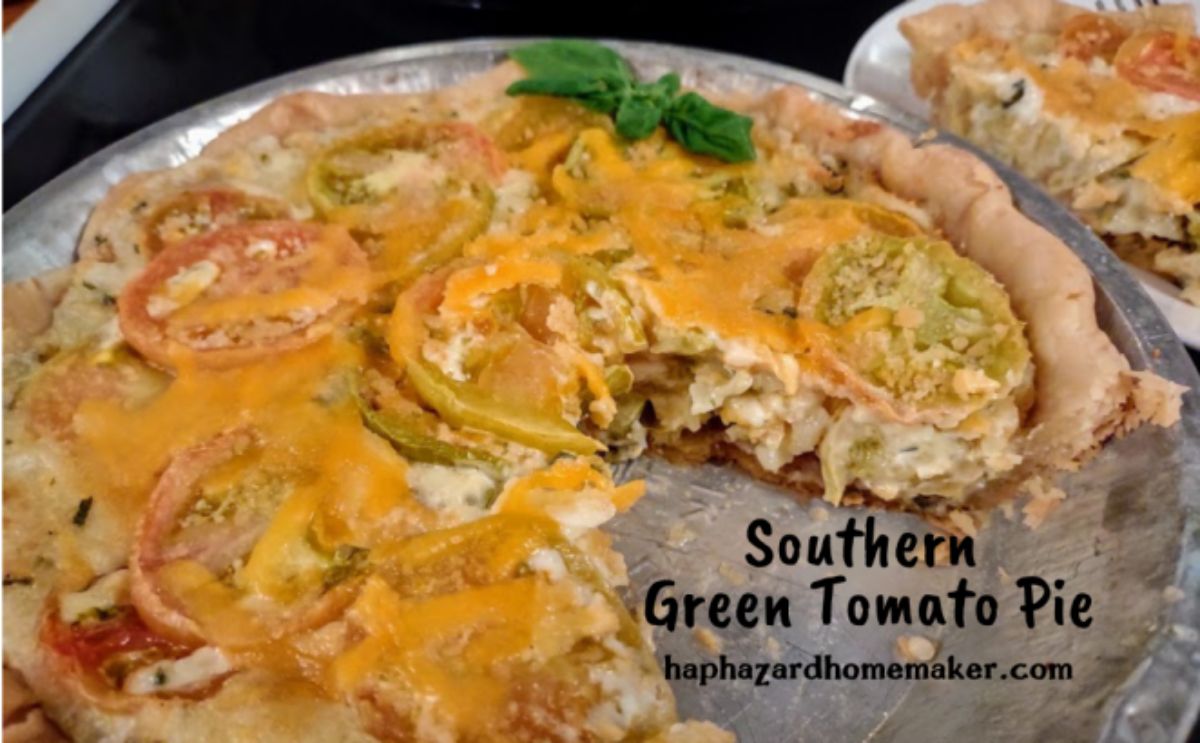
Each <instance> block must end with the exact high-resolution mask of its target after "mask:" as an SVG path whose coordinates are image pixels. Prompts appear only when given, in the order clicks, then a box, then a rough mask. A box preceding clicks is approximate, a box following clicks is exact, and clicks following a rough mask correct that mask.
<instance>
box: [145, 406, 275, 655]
mask: <svg viewBox="0 0 1200 743" xmlns="http://www.w3.org/2000/svg"><path fill="white" fill-rule="evenodd" d="M255 443H256V439H255V436H254V434H253V433H252V432H250V431H248V430H242V429H238V430H235V431H231V432H229V433H226V434H222V435H220V436H218V437H216V438H215V439H212V440H211V441H208V442H206V443H204V444H201V445H199V446H196V447H193V448H192V449H189V450H187V451H184V452H182V453H180V454H179V455H177V456H176V457H175V458H174V459H173V460H171V464H170V465H168V466H167V468H166V469H165V470H164V471H163V474H162V476H161V477H160V478H159V480H158V484H157V485H156V486H155V488H154V491H153V492H152V493H151V494H150V500H149V502H148V503H147V504H146V508H145V510H144V511H143V512H142V518H141V521H140V522H139V523H138V529H137V540H136V541H135V542H134V545H133V551H132V553H131V555H130V560H129V575H130V593H131V595H132V596H133V603H134V605H135V606H137V608H138V612H139V613H140V614H141V615H142V616H143V617H144V618H145V620H146V622H148V623H149V624H150V626H152V627H154V629H155V630H156V631H157V632H159V633H161V634H162V635H164V636H167V637H171V638H174V639H175V640H177V641H179V642H192V643H194V642H198V641H200V640H201V639H202V637H203V633H202V631H201V629H200V627H199V626H198V625H197V624H196V622H195V621H194V620H193V619H192V618H191V617H189V616H187V615H186V614H185V613H184V612H183V611H182V610H181V609H180V608H179V607H178V606H177V605H176V603H175V602H174V601H173V600H172V598H171V596H169V595H167V594H166V592H165V591H163V590H162V589H161V587H160V586H159V582H158V580H157V575H156V574H157V571H158V569H159V568H160V567H162V566H163V565H164V564H165V563H167V562H169V561H170V560H177V559H189V558H200V559H201V560H202V561H205V562H207V561H208V560H205V558H206V557H208V556H209V554H208V553H210V552H212V551H214V550H219V548H220V545H219V544H218V543H210V540H205V541H193V542H191V543H189V544H186V545H185V544H181V543H179V542H176V543H175V544H174V545H172V544H170V543H169V538H170V537H171V535H172V533H173V532H174V531H175V530H176V527H177V526H178V523H179V520H180V519H181V518H182V517H183V515H184V514H185V512H186V511H187V509H188V508H189V507H190V506H191V505H192V503H193V502H195V500H196V499H197V497H198V493H197V487H196V486H197V484H198V483H199V481H200V480H201V478H202V477H203V476H204V475H205V474H207V473H208V472H210V471H212V470H213V469H214V468H216V467H218V466H220V465H221V464H223V463H225V462H228V461H230V460H231V459H233V458H234V457H236V456H237V455H238V453H239V452H243V451H245V450H247V449H249V448H251V447H252V446H254V445H255ZM238 541H241V540H238ZM251 543H252V542H251Z"/></svg>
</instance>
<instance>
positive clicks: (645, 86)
mask: <svg viewBox="0 0 1200 743" xmlns="http://www.w3.org/2000/svg"><path fill="white" fill-rule="evenodd" d="M678 92H679V75H676V74H675V73H673V72H672V73H669V74H666V75H663V76H662V77H660V78H659V79H658V80H656V81H655V82H652V83H641V84H639V85H638V86H637V87H636V88H634V89H633V91H632V92H631V94H630V95H629V97H628V98H626V99H625V100H623V101H622V102H621V105H620V107H619V108H618V109H617V115H616V124H617V133H618V134H620V135H621V136H622V137H625V138H626V139H644V138H645V137H648V136H650V135H651V134H653V133H654V130H655V129H656V128H657V127H658V123H659V122H660V121H661V120H662V117H663V113H664V112H665V111H666V110H667V107H668V106H670V105H671V99H672V98H673V97H674V96H675V94H676V93H678Z"/></svg>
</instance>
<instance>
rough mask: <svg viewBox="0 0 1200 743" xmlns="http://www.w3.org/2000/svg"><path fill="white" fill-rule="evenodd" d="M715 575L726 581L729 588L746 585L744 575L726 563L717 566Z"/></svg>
mask: <svg viewBox="0 0 1200 743" xmlns="http://www.w3.org/2000/svg"><path fill="white" fill-rule="evenodd" d="M717 573H718V574H720V576H721V577H722V578H724V579H725V580H726V582H728V583H729V585H731V586H744V585H746V581H747V578H746V574H745V573H743V572H742V571H740V570H738V569H737V568H735V567H734V566H732V565H730V564H729V563H727V562H722V563H721V564H720V565H718V566H717Z"/></svg>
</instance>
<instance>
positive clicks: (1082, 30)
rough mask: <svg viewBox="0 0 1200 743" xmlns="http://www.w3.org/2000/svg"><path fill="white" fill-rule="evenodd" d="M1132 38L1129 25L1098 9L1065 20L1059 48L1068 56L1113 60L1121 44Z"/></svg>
mask: <svg viewBox="0 0 1200 743" xmlns="http://www.w3.org/2000/svg"><path fill="white" fill-rule="evenodd" d="M1128 38H1129V29H1128V28H1126V27H1125V26H1122V25H1121V24H1120V23H1118V22H1117V21H1115V20H1114V19H1112V18H1110V17H1108V16H1105V15H1101V14H1099V13H1080V14H1079V15H1076V16H1072V17H1071V18H1069V19H1068V20H1067V22H1066V23H1064V24H1063V27H1062V30H1061V31H1060V32H1059V34H1058V50H1059V51H1060V52H1061V53H1062V54H1063V56H1065V57H1074V58H1075V59H1079V60H1082V61H1084V62H1090V61H1091V60H1093V59H1096V58H1097V57H1098V58H1100V59H1103V60H1104V61H1105V62H1111V61H1112V60H1113V57H1115V56H1116V55H1117V50H1118V49H1120V48H1121V44H1123V43H1125V40H1126V39H1128Z"/></svg>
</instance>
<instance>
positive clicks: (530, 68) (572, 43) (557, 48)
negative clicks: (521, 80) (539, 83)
mask: <svg viewBox="0 0 1200 743" xmlns="http://www.w3.org/2000/svg"><path fill="white" fill-rule="evenodd" d="M508 56H510V57H512V58H513V59H515V60H516V61H517V63H518V64H520V65H521V66H522V67H524V68H525V71H526V72H528V73H529V74H530V76H531V77H551V78H566V77H590V78H604V79H612V80H614V81H615V80H625V81H628V82H630V83H632V82H633V80H634V78H633V72H632V71H631V70H630V69H629V65H628V64H627V63H626V62H625V60H624V59H621V55H619V54H617V53H616V52H614V51H613V50H612V49H609V48H608V47H606V46H602V45H600V44H597V43H595V42H594V41H583V40H580V39H560V40H554V41H539V42H536V43H533V44H526V45H525V46H519V47H517V48H516V49H513V50H512V51H511V52H509V53H508Z"/></svg>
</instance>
